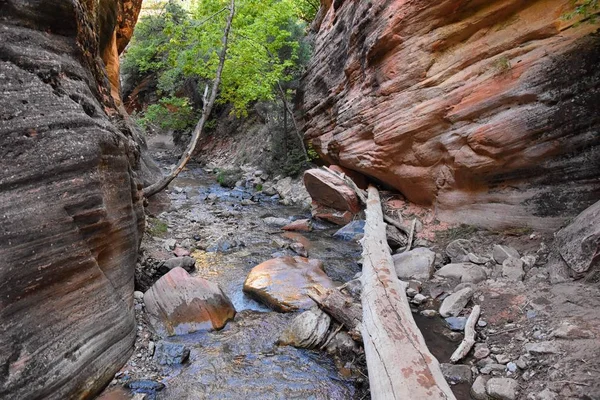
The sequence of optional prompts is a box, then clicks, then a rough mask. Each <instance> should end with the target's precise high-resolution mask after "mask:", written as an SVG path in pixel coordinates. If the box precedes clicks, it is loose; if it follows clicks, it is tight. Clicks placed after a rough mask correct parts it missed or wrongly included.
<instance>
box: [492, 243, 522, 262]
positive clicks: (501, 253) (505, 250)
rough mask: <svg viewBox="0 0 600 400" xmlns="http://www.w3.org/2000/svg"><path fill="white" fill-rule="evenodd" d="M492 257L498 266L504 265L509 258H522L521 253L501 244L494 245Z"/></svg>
mask: <svg viewBox="0 0 600 400" xmlns="http://www.w3.org/2000/svg"><path fill="white" fill-rule="evenodd" d="M492 257H494V261H496V262H497V263H498V264H502V263H503V262H504V260H506V259H507V258H509V257H513V258H521V256H520V255H519V252H518V251H517V250H515V249H514V248H512V247H510V246H502V245H499V244H496V245H494V250H493V252H492Z"/></svg>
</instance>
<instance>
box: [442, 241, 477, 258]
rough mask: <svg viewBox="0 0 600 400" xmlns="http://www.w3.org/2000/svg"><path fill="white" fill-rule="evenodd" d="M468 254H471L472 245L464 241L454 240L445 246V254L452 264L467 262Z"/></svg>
mask: <svg viewBox="0 0 600 400" xmlns="http://www.w3.org/2000/svg"><path fill="white" fill-rule="evenodd" d="M469 253H473V245H472V244H471V242H470V241H468V240H466V239H456V240H453V241H452V242H450V243H448V246H446V254H447V255H448V257H450V261H452V262H453V263H460V262H465V261H469Z"/></svg>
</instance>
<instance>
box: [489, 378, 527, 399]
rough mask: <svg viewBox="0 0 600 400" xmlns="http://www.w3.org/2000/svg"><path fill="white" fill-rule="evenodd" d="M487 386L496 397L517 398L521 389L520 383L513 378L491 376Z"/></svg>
mask: <svg viewBox="0 0 600 400" xmlns="http://www.w3.org/2000/svg"><path fill="white" fill-rule="evenodd" d="M485 388H486V391H487V393H488V394H489V395H490V396H491V397H492V398H494V399H498V400H515V399H516V398H517V393H518V391H519V383H518V382H517V381H516V380H514V379H511V378H490V379H489V380H488V381H487V383H486V385H485Z"/></svg>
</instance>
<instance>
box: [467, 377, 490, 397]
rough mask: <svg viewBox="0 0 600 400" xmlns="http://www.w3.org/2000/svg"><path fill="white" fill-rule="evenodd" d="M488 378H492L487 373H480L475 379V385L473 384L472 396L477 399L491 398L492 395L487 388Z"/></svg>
mask: <svg viewBox="0 0 600 400" xmlns="http://www.w3.org/2000/svg"><path fill="white" fill-rule="evenodd" d="M488 379H490V378H489V377H487V376H485V375H479V376H478V377H477V378H476V379H475V382H473V386H471V396H472V397H473V398H474V399H475V400H489V398H490V397H489V396H488V395H487V392H486V390H485V385H486V383H487V381H488Z"/></svg>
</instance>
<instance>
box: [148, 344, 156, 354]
mask: <svg viewBox="0 0 600 400" xmlns="http://www.w3.org/2000/svg"><path fill="white" fill-rule="evenodd" d="M155 347H156V344H154V342H153V341H149V342H148V353H150V356H152V355H154V349H155Z"/></svg>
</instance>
